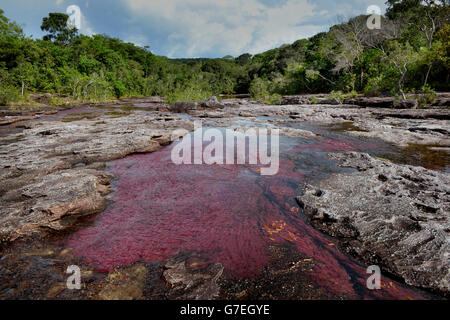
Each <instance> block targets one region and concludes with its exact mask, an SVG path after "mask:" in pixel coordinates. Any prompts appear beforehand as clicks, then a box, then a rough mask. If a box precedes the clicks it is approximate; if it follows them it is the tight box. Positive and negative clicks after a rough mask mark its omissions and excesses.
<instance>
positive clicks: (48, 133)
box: [0, 113, 193, 242]
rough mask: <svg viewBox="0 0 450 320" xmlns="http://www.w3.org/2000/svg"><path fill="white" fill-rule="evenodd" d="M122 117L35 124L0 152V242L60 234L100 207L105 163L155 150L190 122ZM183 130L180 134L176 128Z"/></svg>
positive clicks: (105, 188) (106, 183)
mask: <svg viewBox="0 0 450 320" xmlns="http://www.w3.org/2000/svg"><path fill="white" fill-rule="evenodd" d="M158 119H160V115H158V114H155V115H148V114H144V113H135V114H132V115H129V116H128V117H121V118H103V119H102V120H103V121H101V122H95V121H92V120H81V121H76V122H71V123H66V122H60V121H46V122H42V123H41V122H36V123H32V124H30V128H29V129H26V130H24V131H23V132H22V133H21V134H20V139H17V141H15V142H13V143H9V144H6V145H3V146H2V152H1V154H0V179H1V181H2V184H1V185H0V242H10V241H13V240H15V239H17V238H20V237H28V236H30V235H33V234H36V233H45V232H46V231H52V230H53V231H54V230H57V231H60V230H64V229H66V228H70V227H72V226H73V225H74V223H75V222H76V219H77V218H80V217H84V216H88V215H92V214H96V213H99V212H101V211H102V210H103V209H104V207H105V206H106V200H105V196H106V195H107V194H108V193H109V192H110V188H109V182H110V181H111V180H112V178H113V177H112V176H111V175H109V174H106V173H104V172H102V171H99V170H100V169H103V168H104V166H105V162H107V161H111V160H115V159H120V158H123V157H125V156H127V155H129V154H133V153H147V152H153V151H156V150H158V149H159V148H160V147H161V146H165V145H167V144H168V143H170V142H171V141H174V140H175V139H177V138H179V137H180V136H183V135H185V134H186V133H187V132H188V131H186V130H192V128H193V124H192V123H191V122H190V121H184V120H179V119H177V118H172V119H167V120H166V119H162V120H158ZM182 128H183V129H186V130H180V129H182Z"/></svg>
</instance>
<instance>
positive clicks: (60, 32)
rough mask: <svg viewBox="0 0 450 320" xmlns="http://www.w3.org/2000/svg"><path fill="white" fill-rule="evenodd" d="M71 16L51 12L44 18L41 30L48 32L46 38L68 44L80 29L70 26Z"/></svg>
mask: <svg viewBox="0 0 450 320" xmlns="http://www.w3.org/2000/svg"><path fill="white" fill-rule="evenodd" d="M68 20H69V16H68V15H67V14H65V13H49V16H48V17H45V18H44V19H42V25H41V30H42V31H46V32H48V34H47V35H45V36H44V40H47V41H55V42H57V43H59V44H67V43H68V42H70V41H71V40H72V39H73V38H74V37H75V36H76V34H77V32H78V30H77V29H75V28H70V27H69V26H68V24H67V21H68Z"/></svg>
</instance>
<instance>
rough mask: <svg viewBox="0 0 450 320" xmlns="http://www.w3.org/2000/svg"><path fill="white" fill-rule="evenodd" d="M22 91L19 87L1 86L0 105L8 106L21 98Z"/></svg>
mask: <svg viewBox="0 0 450 320" xmlns="http://www.w3.org/2000/svg"><path fill="white" fill-rule="evenodd" d="M19 97H20V92H19V89H18V88H14V87H12V86H6V87H3V88H0V105H2V106H6V105H9V104H11V103H13V102H16V101H18V100H19Z"/></svg>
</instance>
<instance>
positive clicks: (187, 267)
mask: <svg viewBox="0 0 450 320" xmlns="http://www.w3.org/2000/svg"><path fill="white" fill-rule="evenodd" d="M164 268H165V269H166V270H165V271H164V273H163V278H164V280H165V281H166V282H167V284H168V285H169V286H170V287H171V288H172V292H173V293H174V294H175V295H176V296H181V297H182V298H183V299H188V300H211V299H214V298H217V297H218V296H219V291H220V287H219V285H218V281H219V280H220V279H221V277H222V275H223V271H224V267H223V265H222V264H220V263H215V264H211V263H208V262H207V261H204V260H202V259H201V258H198V257H195V256H193V257H190V258H187V259H180V258H179V257H175V258H173V259H171V260H169V261H168V262H167V263H166V264H165V266H164Z"/></svg>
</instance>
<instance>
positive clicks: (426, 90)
mask: <svg viewBox="0 0 450 320" xmlns="http://www.w3.org/2000/svg"><path fill="white" fill-rule="evenodd" d="M421 93H422V95H421V96H420V97H419V98H418V99H417V102H418V103H419V108H420V107H422V108H423V107H425V106H428V105H430V104H432V103H434V102H435V101H436V98H437V93H436V91H434V90H433V89H432V88H431V87H429V86H428V85H426V86H424V87H422V90H421Z"/></svg>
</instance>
